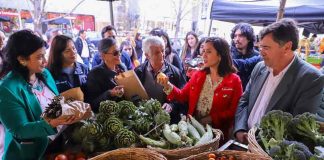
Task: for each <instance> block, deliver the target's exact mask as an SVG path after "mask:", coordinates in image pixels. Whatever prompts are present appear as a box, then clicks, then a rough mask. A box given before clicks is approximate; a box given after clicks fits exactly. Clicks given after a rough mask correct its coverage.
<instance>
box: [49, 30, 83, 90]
mask: <svg viewBox="0 0 324 160" xmlns="http://www.w3.org/2000/svg"><path fill="white" fill-rule="evenodd" d="M76 56H77V51H76V48H75V46H74V43H73V40H72V38H70V37H67V36H65V35H57V36H55V38H54V39H53V41H52V44H51V49H50V55H49V59H48V68H49V70H50V72H51V73H52V75H53V78H54V80H55V83H56V86H57V89H58V90H59V92H60V93H62V92H64V91H66V90H68V89H71V88H75V87H81V90H82V91H83V92H86V89H85V85H86V82H87V75H88V72H89V69H88V67H87V66H86V65H84V64H81V63H79V62H77V61H76Z"/></svg>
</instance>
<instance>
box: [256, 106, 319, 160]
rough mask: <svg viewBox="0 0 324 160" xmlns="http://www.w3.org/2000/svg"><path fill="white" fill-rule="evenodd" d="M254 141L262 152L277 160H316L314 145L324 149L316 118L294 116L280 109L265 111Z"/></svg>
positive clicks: (301, 115) (312, 116)
mask: <svg viewBox="0 0 324 160" xmlns="http://www.w3.org/2000/svg"><path fill="white" fill-rule="evenodd" d="M259 129H260V130H259V132H258V136H257V138H258V139H259V140H258V142H259V144H261V146H262V147H263V148H264V150H265V151H266V152H267V153H268V154H269V155H270V156H271V157H272V158H273V159H275V160H276V159H278V160H279V159H280V160H308V159H311V160H317V159H324V157H321V156H319V153H316V152H315V150H314V148H315V146H324V135H323V134H321V133H320V132H319V124H318V123H317V122H316V119H315V115H314V114H311V113H308V112H307V113H303V114H300V115H297V116H295V117H293V116H292V115H291V114H290V113H286V112H283V111H280V110H273V111H270V112H268V113H267V114H266V115H265V116H264V117H263V118H262V120H261V123H260V126H259Z"/></svg>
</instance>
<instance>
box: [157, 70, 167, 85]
mask: <svg viewBox="0 0 324 160" xmlns="http://www.w3.org/2000/svg"><path fill="white" fill-rule="evenodd" d="M156 81H157V83H159V84H160V85H162V86H163V87H164V88H168V87H170V82H169V77H168V76H166V75H165V74H164V73H162V72H160V73H159V74H158V75H157V76H156Z"/></svg>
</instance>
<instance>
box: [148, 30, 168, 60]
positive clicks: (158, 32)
mask: <svg viewBox="0 0 324 160" xmlns="http://www.w3.org/2000/svg"><path fill="white" fill-rule="evenodd" d="M150 35H152V36H158V37H161V38H162V37H164V38H165V39H166V40H167V43H166V44H165V56H168V55H169V54H171V52H172V46H171V41H170V38H169V35H168V33H167V32H165V31H164V30H163V29H161V28H154V29H152V30H151V31H150Z"/></svg>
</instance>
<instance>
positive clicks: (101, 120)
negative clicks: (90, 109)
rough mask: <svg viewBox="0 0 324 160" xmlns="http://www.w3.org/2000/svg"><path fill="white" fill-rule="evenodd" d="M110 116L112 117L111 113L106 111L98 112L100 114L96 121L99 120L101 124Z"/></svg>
mask: <svg viewBox="0 0 324 160" xmlns="http://www.w3.org/2000/svg"><path fill="white" fill-rule="evenodd" d="M109 117H110V115H109V114H105V113H98V114H97V115H96V118H97V120H96V121H97V122H98V123H99V124H104V123H105V121H106V120H107V119H108V118H109Z"/></svg>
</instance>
